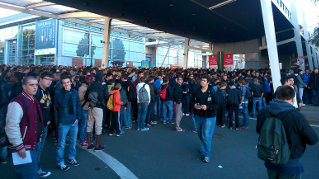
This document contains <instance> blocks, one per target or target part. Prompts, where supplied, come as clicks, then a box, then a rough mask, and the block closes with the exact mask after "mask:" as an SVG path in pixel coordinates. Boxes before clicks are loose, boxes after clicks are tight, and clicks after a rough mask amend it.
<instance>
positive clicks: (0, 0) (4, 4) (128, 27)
mask: <svg viewBox="0 0 319 179" xmlns="http://www.w3.org/2000/svg"><path fill="white" fill-rule="evenodd" d="M0 8H5V9H9V10H14V11H19V12H21V13H22V14H26V13H27V14H31V15H32V16H28V19H30V18H34V17H37V16H43V17H48V18H55V19H60V20H65V21H70V22H74V23H79V24H84V25H88V26H93V27H97V28H102V29H103V28H104V22H105V16H103V15H98V14H95V13H92V12H88V11H81V10H78V9H75V8H72V7H67V6H63V5H59V4H55V3H52V2H46V1H42V0H0ZM16 17H18V16H15V18H16ZM7 19H11V18H7ZM19 20H20V21H22V20H24V19H23V18H21V19H15V21H19ZM0 21H1V18H0ZM12 22H13V21H11V20H10V21H9V20H8V21H7V22H3V21H1V24H0V28H1V26H4V25H5V24H6V23H7V24H8V23H12ZM111 29H112V30H114V31H119V32H124V33H128V34H132V35H138V36H143V37H147V38H153V39H159V40H163V41H167V42H172V43H175V44H183V43H184V38H183V37H180V36H177V35H173V34H170V33H165V32H163V31H160V30H155V29H152V28H148V27H143V26H139V25H136V24H133V23H130V22H126V21H121V20H118V19H112V22H111Z"/></svg>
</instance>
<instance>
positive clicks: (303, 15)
mask: <svg viewBox="0 0 319 179" xmlns="http://www.w3.org/2000/svg"><path fill="white" fill-rule="evenodd" d="M302 26H303V30H304V37H305V39H306V41H305V45H306V50H307V57H308V63H309V69H310V70H311V71H312V70H313V63H314V62H313V60H312V54H311V51H310V46H309V42H308V40H309V33H308V26H307V20H306V17H305V14H304V13H302Z"/></svg>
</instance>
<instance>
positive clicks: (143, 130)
mask: <svg viewBox="0 0 319 179" xmlns="http://www.w3.org/2000/svg"><path fill="white" fill-rule="evenodd" d="M149 130H150V128H147V127H145V128H144V129H141V131H142V132H145V131H149Z"/></svg>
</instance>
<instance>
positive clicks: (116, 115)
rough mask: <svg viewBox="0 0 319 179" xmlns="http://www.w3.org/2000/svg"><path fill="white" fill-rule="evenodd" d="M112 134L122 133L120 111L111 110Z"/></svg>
mask: <svg viewBox="0 0 319 179" xmlns="http://www.w3.org/2000/svg"><path fill="white" fill-rule="evenodd" d="M110 117H111V126H110V131H109V133H110V134H120V133H121V129H120V111H111V116H110Z"/></svg>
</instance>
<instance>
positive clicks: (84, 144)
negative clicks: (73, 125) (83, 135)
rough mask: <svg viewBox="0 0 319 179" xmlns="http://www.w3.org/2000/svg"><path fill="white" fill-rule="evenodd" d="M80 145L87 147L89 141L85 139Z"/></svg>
mask: <svg viewBox="0 0 319 179" xmlns="http://www.w3.org/2000/svg"><path fill="white" fill-rule="evenodd" d="M80 145H81V147H87V146H88V143H87V141H86V140H85V141H83V142H82V143H81V144H80Z"/></svg>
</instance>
